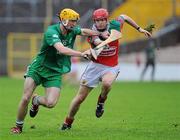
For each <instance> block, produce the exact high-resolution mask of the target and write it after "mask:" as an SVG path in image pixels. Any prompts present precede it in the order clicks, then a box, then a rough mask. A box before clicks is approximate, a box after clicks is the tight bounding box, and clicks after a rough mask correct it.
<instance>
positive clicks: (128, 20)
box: [120, 15, 151, 37]
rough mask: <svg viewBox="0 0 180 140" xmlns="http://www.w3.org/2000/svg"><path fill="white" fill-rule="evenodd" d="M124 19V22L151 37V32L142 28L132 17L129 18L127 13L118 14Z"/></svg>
mask: <svg viewBox="0 0 180 140" xmlns="http://www.w3.org/2000/svg"><path fill="white" fill-rule="evenodd" d="M120 17H122V18H123V19H124V21H125V22H126V23H128V24H129V25H131V26H132V27H134V28H135V29H136V30H138V31H139V32H140V33H143V34H144V35H145V36H146V37H151V33H150V32H148V31H146V30H144V29H142V28H141V27H140V26H139V25H138V24H137V23H136V22H135V21H134V20H133V19H132V18H130V17H129V16H127V15H120Z"/></svg>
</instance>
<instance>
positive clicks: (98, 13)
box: [92, 8, 109, 20]
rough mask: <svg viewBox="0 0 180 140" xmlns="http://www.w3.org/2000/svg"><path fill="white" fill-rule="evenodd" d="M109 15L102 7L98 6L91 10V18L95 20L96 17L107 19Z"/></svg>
mask: <svg viewBox="0 0 180 140" xmlns="http://www.w3.org/2000/svg"><path fill="white" fill-rule="evenodd" d="M108 17H109V13H108V11H107V10H106V9H104V8H100V9H97V10H95V11H94V12H93V16H92V18H93V20H97V19H104V18H105V19H107V18H108Z"/></svg>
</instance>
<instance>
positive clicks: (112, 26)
mask: <svg viewBox="0 0 180 140" xmlns="http://www.w3.org/2000/svg"><path fill="white" fill-rule="evenodd" d="M112 29H114V30H117V31H121V23H120V22H118V21H116V20H112V21H110V30H112Z"/></svg>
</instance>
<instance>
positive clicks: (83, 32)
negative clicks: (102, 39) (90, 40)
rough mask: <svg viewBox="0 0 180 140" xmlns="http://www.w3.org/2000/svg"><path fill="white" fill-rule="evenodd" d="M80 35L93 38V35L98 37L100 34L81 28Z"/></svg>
mask: <svg viewBox="0 0 180 140" xmlns="http://www.w3.org/2000/svg"><path fill="white" fill-rule="evenodd" d="M81 35H84V36H95V35H100V33H99V32H98V31H93V30H90V29H87V28H82V29H81Z"/></svg>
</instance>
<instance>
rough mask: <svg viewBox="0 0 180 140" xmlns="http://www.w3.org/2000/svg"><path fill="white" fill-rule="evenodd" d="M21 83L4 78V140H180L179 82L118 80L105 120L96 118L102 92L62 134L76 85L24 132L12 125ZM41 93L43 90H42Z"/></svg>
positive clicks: (0, 119) (0, 96) (0, 127)
mask: <svg viewBox="0 0 180 140" xmlns="http://www.w3.org/2000/svg"><path fill="white" fill-rule="evenodd" d="M22 89H23V80H18V79H12V78H2V77H1V78H0V139H1V140H16V139H17V140H58V139H59V140H60V139H61V140H120V139H121V140H179V139H180V82H154V83H151V82H137V83H135V82H120V83H115V84H114V85H113V88H112V91H111V92H110V94H109V96H108V100H107V102H106V105H105V113H104V115H103V117H102V118H96V117H95V108H96V102H97V97H98V94H99V92H100V88H97V89H95V90H94V91H93V92H92V93H91V94H90V95H89V97H88V98H87V100H86V101H85V102H84V103H83V104H82V105H81V108H80V110H79V112H78V114H77V116H76V119H75V121H74V124H73V127H72V129H71V130H70V131H60V130H59V129H58V128H59V126H60V125H61V124H62V123H63V121H64V118H65V116H66V114H67V112H68V108H69V103H70V101H71V99H72V98H73V96H75V94H76V92H77V89H78V87H71V86H70V85H68V84H66V85H64V87H63V89H62V91H61V97H60V100H59V102H58V104H57V106H56V107H55V108H53V109H46V108H43V107H41V108H40V111H39V114H38V115H37V117H35V118H34V119H32V118H30V117H29V114H27V116H26V120H25V125H24V130H23V133H22V134H20V135H13V134H10V128H11V127H13V126H14V123H15V120H16V113H17V107H18V103H19V100H20V99H21V96H22ZM36 92H37V93H41V95H43V93H44V89H43V88H41V87H38V89H37V90H36Z"/></svg>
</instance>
